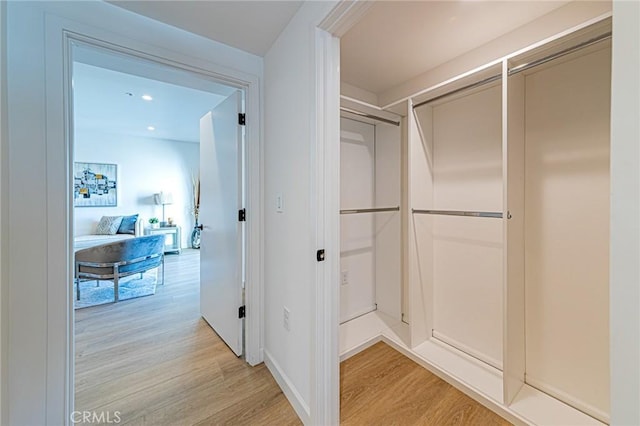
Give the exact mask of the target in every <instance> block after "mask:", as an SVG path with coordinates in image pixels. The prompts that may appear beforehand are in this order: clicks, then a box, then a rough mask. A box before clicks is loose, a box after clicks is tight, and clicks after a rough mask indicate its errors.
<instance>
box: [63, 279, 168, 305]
mask: <svg viewBox="0 0 640 426" xmlns="http://www.w3.org/2000/svg"><path fill="white" fill-rule="evenodd" d="M156 276H157V274H156V270H151V271H148V272H145V273H144V275H143V276H142V279H141V278H140V274H135V275H130V276H128V277H125V278H121V279H120V281H119V282H118V294H119V296H120V298H119V301H122V300H127V299H134V298H136V297H142V296H150V295H152V294H155V292H156V283H157V279H156ZM113 299H114V298H113V281H100V286H99V287H96V282H95V281H83V282H81V283H80V300H76V286H75V283H74V285H73V301H74V303H75V308H76V309H80V308H88V307H89V306H96V305H103V304H105V303H113Z"/></svg>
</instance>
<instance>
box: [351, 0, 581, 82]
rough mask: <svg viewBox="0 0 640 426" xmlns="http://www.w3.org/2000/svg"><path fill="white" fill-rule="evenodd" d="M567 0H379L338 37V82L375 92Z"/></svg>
mask: <svg viewBox="0 0 640 426" xmlns="http://www.w3.org/2000/svg"><path fill="white" fill-rule="evenodd" d="M566 3H568V1H540V0H536V1H527V0H517V1H483V0H462V1H459V0H449V1H379V2H376V3H375V4H374V5H373V6H371V8H370V9H369V10H368V11H367V13H366V15H365V16H364V17H363V18H362V20H360V21H359V22H358V23H357V24H356V25H355V26H354V27H353V28H351V29H350V30H349V31H348V32H347V33H346V34H345V35H344V36H343V37H342V40H341V45H340V49H341V61H340V73H341V77H342V81H343V82H345V83H348V84H350V85H353V86H356V87H359V88H361V89H365V90H368V91H369V92H372V93H375V94H379V93H382V92H385V91H386V90H388V89H391V88H392V87H394V86H397V85H398V84H400V83H404V82H406V81H407V80H410V79H411V78H414V77H417V76H418V75H420V74H423V73H424V72H426V71H429V70H430V69H432V68H435V67H436V66H438V65H441V64H443V63H445V62H447V61H450V60H451V59H454V58H455V57H457V56H460V55H462V54H464V53H466V52H469V51H471V50H473V49H475V48H477V47H479V46H481V45H483V44H486V43H488V42H489V41H491V40H493V39H495V38H497V37H500V36H501V35H504V34H506V33H508V32H510V31H512V30H514V29H516V28H518V27H520V26H522V25H524V24H526V23H528V22H531V21H533V20H534V19H536V18H538V17H540V16H542V15H544V14H546V13H549V12H551V11H552V10H554V9H556V8H558V7H560V6H562V5H564V4H566Z"/></svg>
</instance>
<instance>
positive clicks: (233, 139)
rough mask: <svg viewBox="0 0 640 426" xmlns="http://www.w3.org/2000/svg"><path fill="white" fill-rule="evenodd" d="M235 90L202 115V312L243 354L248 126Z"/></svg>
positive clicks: (223, 338)
mask: <svg viewBox="0 0 640 426" xmlns="http://www.w3.org/2000/svg"><path fill="white" fill-rule="evenodd" d="M240 108H241V94H240V92H239V91H237V92H235V93H234V94H232V95H231V96H229V97H228V98H227V99H225V100H224V101H223V102H222V103H220V104H219V105H218V106H217V107H215V108H214V109H213V110H212V111H211V112H208V113H207V114H206V115H205V116H204V117H202V118H201V119H200V215H199V219H200V223H201V224H202V225H203V227H202V234H201V245H200V313H201V315H202V317H203V318H204V319H205V320H206V321H207V322H208V323H209V325H210V326H211V327H213V329H214V330H215V332H216V333H217V334H218V336H220V338H222V340H224V342H225V343H226V344H227V345H228V346H229V348H231V350H232V351H233V352H235V353H236V355H238V356H240V355H242V346H243V345H242V320H241V319H240V318H239V315H238V310H239V308H240V306H241V305H242V241H243V236H242V223H241V222H240V221H239V220H238V211H239V210H240V209H241V208H242V187H241V185H242V157H241V153H242V150H241V143H242V128H241V126H240V125H239V123H238V113H239V112H240Z"/></svg>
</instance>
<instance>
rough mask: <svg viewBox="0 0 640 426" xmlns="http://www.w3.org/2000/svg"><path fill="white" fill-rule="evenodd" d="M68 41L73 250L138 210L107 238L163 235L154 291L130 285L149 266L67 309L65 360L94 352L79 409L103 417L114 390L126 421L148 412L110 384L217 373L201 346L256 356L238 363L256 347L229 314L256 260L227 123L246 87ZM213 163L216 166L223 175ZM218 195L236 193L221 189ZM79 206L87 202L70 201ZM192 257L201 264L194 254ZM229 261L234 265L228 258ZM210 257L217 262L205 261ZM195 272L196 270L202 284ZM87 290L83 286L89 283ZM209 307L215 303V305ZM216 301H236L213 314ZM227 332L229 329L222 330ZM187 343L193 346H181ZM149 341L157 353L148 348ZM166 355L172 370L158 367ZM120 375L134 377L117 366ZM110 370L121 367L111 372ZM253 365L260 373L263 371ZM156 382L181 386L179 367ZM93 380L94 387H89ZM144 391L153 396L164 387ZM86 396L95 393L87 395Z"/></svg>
mask: <svg viewBox="0 0 640 426" xmlns="http://www.w3.org/2000/svg"><path fill="white" fill-rule="evenodd" d="M69 47H70V49H69V53H70V54H69V57H68V63H69V67H68V69H69V71H70V72H69V76H68V77H69V78H70V83H71V84H70V85H69V87H70V88H72V91H71V93H69V94H68V95H69V99H70V102H69V104H70V114H69V115H68V117H70V118H72V119H71V120H70V123H69V128H70V129H73V132H70V133H71V134H72V135H73V136H72V140H71V141H70V146H71V147H72V149H70V152H71V154H70V158H69V162H70V164H69V170H71V171H72V173H73V179H72V180H71V182H73V183H74V185H75V183H76V181H78V182H81V183H82V184H83V185H84V187H83V190H84V192H87V194H85V193H84V192H81V191H76V190H75V188H74V189H72V192H71V194H70V199H71V200H72V201H73V205H74V209H73V212H74V213H73V214H72V215H71V218H72V219H71V223H72V224H73V225H72V226H70V229H73V230H74V232H73V236H74V239H73V240H72V241H73V243H72V244H73V245H74V249H79V250H84V249H92V246H91V244H89V246H87V244H86V243H87V241H86V239H85V240H82V238H80V237H79V235H80V234H85V236H90V237H91V238H89V240H91V241H93V242H94V243H95V242H98V243H103V242H105V241H104V240H103V241H100V238H98V237H102V235H92V234H91V233H92V232H95V223H96V222H97V221H98V220H100V218H101V217H109V218H111V217H122V218H130V217H135V220H134V222H136V224H134V225H132V232H131V235H128V234H125V235H119V234H118V232H116V233H115V234H116V235H108V236H105V237H116V240H118V239H121V238H119V237H127V238H125V239H126V240H131V241H132V240H134V239H138V238H145V236H149V235H154V234H163V235H164V237H165V240H164V241H165V244H164V245H165V247H164V259H165V260H164V265H163V267H160V268H158V269H157V270H155V271H154V270H152V271H147V272H149V273H150V274H151V275H153V277H151V278H152V279H153V280H154V284H155V288H154V291H152V292H151V295H148V296H147V297H140V298H138V297H137V296H145V294H136V293H135V291H137V290H139V287H140V286H142V284H144V282H145V280H146V279H147V278H148V277H147V275H148V274H147V272H145V273H143V274H140V276H139V277H138V276H137V274H136V276H130V277H126V278H125V280H126V279H129V281H130V282H131V286H130V288H129V287H125V286H123V285H122V284H123V282H121V286H120V289H119V291H117V292H116V289H115V286H113V285H111V287H110V284H111V282H109V280H106V281H103V282H97V283H96V284H95V287H94V288H97V289H98V292H103V293H105V292H106V293H107V294H109V293H110V295H111V297H112V299H110V300H109V299H107V300H106V302H107V304H104V302H105V301H103V302H102V304H100V303H98V305H99V306H96V307H89V308H87V310H86V311H82V312H81V314H80V315H78V317H81V320H82V325H81V326H78V323H76V325H77V326H78V331H80V332H82V333H83V337H82V339H83V340H82V342H81V344H78V345H77V346H75V349H76V354H75V355H76V356H73V355H72V357H71V358H72V360H73V359H74V358H75V360H76V362H85V364H86V361H87V360H88V358H94V359H93V360H92V361H91V362H90V363H88V364H86V365H84V364H83V366H82V369H80V368H78V370H82V372H81V374H83V376H77V375H76V376H75V379H76V380H75V382H76V386H73V387H71V388H72V389H74V388H75V389H76V391H78V390H84V391H86V393H87V394H88V397H86V398H83V401H84V402H83V404H85V403H87V404H93V405H83V404H79V406H78V407H77V408H78V409H79V410H81V412H82V413H84V412H92V413H94V412H97V413H98V415H100V414H101V413H102V412H98V411H97V410H98V408H99V407H100V406H101V405H100V404H104V403H105V399H104V398H105V396H107V395H112V398H116V402H117V398H120V403H121V404H123V408H124V412H127V410H128V412H129V417H130V418H131V417H132V416H133V414H132V413H134V412H136V406H135V405H132V404H136V403H137V404H142V406H145V405H146V404H147V402H146V401H144V400H140V399H139V400H137V402H133V401H132V400H130V398H129V396H127V395H123V394H122V390H123V389H124V388H130V386H120V385H121V384H122V383H126V382H127V381H128V380H129V381H131V380H133V381H135V382H137V381H138V380H139V379H140V378H141V376H140V375H141V374H143V371H146V374H148V378H154V379H156V380H159V378H161V377H162V375H163V373H165V374H170V372H171V371H172V370H173V371H175V368H176V367H177V366H179V369H182V370H184V369H190V370H193V371H195V370H198V369H207V368H209V369H210V370H211V371H209V373H211V374H218V373H219V371H218V369H217V368H215V367H216V365H217V364H216V365H213V366H212V365H211V364H210V363H209V364H207V363H206V362H205V363H204V364H203V363H193V362H192V361H193V360H192V357H193V356H198V355H197V354H200V355H202V354H201V353H200V352H202V350H204V349H205V348H206V347H208V348H209V349H211V350H213V349H215V350H213V352H215V353H218V354H219V355H221V356H223V357H227V356H229V354H230V355H231V356H232V358H235V361H231V360H229V361H227V362H235V363H237V362H241V363H242V364H243V365H245V367H247V368H249V366H248V365H246V364H245V362H244V359H246V360H247V362H249V363H251V361H250V359H251V360H255V358H256V357H255V353H254V352H251V357H249V351H248V352H247V356H246V358H244V359H237V358H236V357H237V356H243V357H244V355H245V345H246V346H251V343H253V342H248V344H245V335H249V334H250V333H248V332H247V333H245V328H244V326H245V320H244V318H242V317H240V316H239V315H238V312H239V310H240V309H244V308H243V305H244V297H245V294H247V298H249V294H248V293H249V292H248V291H247V292H245V288H244V285H245V282H247V280H246V274H245V270H246V268H247V265H248V264H249V263H251V262H252V261H253V259H252V258H249V257H247V256H246V255H245V246H246V242H247V240H248V235H247V232H246V231H245V224H246V222H245V221H242V222H240V221H239V218H238V212H239V210H242V209H245V206H246V199H247V190H246V188H245V185H246V182H248V180H249V179H247V177H246V171H245V169H244V165H245V164H246V162H247V161H246V158H245V156H246V155H247V152H248V150H247V149H245V146H244V140H245V135H246V132H245V126H243V125H242V124H241V123H239V121H238V119H239V114H240V113H242V114H243V116H244V111H243V108H244V105H245V99H244V95H245V92H246V88H245V87H242V86H239V85H238V86H235V87H234V86H233V85H229V84H222V83H220V82H218V81H217V80H216V79H215V78H211V76H204V75H202V74H198V73H194V72H189V71H187V70H182V69H178V68H176V67H171V66H169V65H167V64H161V63H157V62H154V61H150V60H148V59H145V58H140V57H139V56H137V55H132V54H131V52H123V51H116V50H113V49H109V48H105V47H104V46H96V45H93V44H90V43H87V42H84V41H79V40H72V41H70V45H69ZM96 86H99V87H96ZM127 87H130V88H129V89H127ZM163 102H164V103H163ZM176 103H178V104H179V105H177V107H176V105H174V104H176ZM154 107H155V108H154ZM153 112H155V114H154V113H153ZM223 119H224V120H223ZM145 120H146V121H145ZM230 120H231V122H230ZM186 122H191V125H190V126H188V125H186ZM230 129H231V130H230ZM221 165H222V166H225V167H226V168H225V169H224V170H223V169H222V167H221ZM78 167H80V168H83V169H86V170H80V169H78ZM101 167H102V168H104V167H106V168H107V169H108V170H110V173H109V174H107V173H105V172H104V170H102V168H101ZM87 170H88V171H87ZM78 172H79V173H80V174H81V175H82V173H85V174H86V173H89V174H91V175H92V176H93V177H95V178H96V179H94V180H95V181H96V182H103V181H104V182H106V186H105V185H102V186H104V188H102V187H100V188H99V191H98V189H96V188H97V186H96V185H94V186H92V187H91V189H88V187H87V185H85V182H84V181H82V179H80V178H78V177H77V176H76V174H77V173H78ZM104 182H103V183H104ZM234 182H235V183H234ZM223 183H224V185H222V184H223ZM232 183H234V184H233V185H232ZM85 187H87V188H85ZM229 191H231V192H234V193H235V196H230V193H229ZM89 192H90V193H89ZM223 196H226V198H225V197H223ZM91 198H93V200H91ZM88 201H91V202H92V203H93V204H94V205H93V206H94V207H97V208H93V209H83V208H81V207H79V206H81V205H83V204H85V205H86V204H87V202H88ZM89 205H91V203H89ZM160 212H161V213H160ZM230 212H231V213H230ZM196 213H197V216H198V219H199V221H200V224H201V225H202V226H200V227H199V228H196V227H195V226H196V225H197V223H196ZM160 217H162V221H160V220H159V219H160ZM150 219H151V220H150ZM154 219H156V220H154ZM154 222H160V224H159V225H160V227H156V226H154ZM119 230H120V229H118V231H119ZM195 230H197V232H198V233H201V237H202V240H201V246H200V247H197V248H194V247H191V246H192V238H191V234H192V232H193V231H195ZM220 230H222V231H224V232H225V233H226V234H225V235H227V236H230V237H231V238H232V239H233V240H234V242H235V246H233V247H232V246H231V245H230V244H228V243H227V244H226V245H225V246H220V245H218V244H216V242H217V239H216V238H212V235H211V234H216V235H219V232H220ZM95 234H98V232H95ZM94 237H96V238H94ZM92 238H93V240H92ZM79 240H80V241H79ZM95 240H97V241H95ZM227 240H228V238H227ZM123 241H124V240H123ZM83 243H84V244H83ZM107 243H109V240H107ZM113 244H119V243H116V242H113ZM225 250H228V251H230V252H231V253H225V252H224V251H225ZM74 251H75V250H74ZM74 257H75V256H74ZM201 257H202V258H203V260H205V261H203V262H200V259H201ZM210 257H211V259H210ZM245 260H246V261H247V262H245ZM72 261H73V258H72ZM229 262H232V263H233V264H232V265H228V264H227V263H229ZM211 264H214V265H215V266H217V267H215V268H211V267H210V266H211ZM200 265H203V266H204V265H208V267H209V270H208V271H209V272H207V271H205V272H207V273H201V266H200ZM220 266H224V268H220ZM73 270H74V271H75V269H73ZM211 270H212V271H211ZM201 276H203V277H205V278H204V279H203V280H201V279H200V277H201ZM194 285H195V287H194ZM93 286H94V284H93V282H91V283H90V287H93ZM90 287H89V289H90ZM211 288H213V289H214V292H212V291H211V290H210V289H211ZM78 290H79V288H78ZM123 290H125V293H126V291H129V290H133V297H129V296H131V294H128V295H127V297H123V296H124V294H123ZM76 291H77V290H76ZM225 291H226V293H225ZM154 292H155V293H156V294H153V293H154ZM86 294H87V289H84V290H83V291H82V296H83V297H84V298H86ZM116 294H117V295H119V301H118V302H117V303H114V302H115V301H116V300H118V299H117V298H116ZM78 296H79V295H78V294H77V293H76V294H74V297H73V299H74V301H76V300H77V299H80V297H78ZM127 299H131V300H127ZM194 299H195V303H193V302H194ZM198 299H200V300H199V301H198ZM220 303H222V304H223V305H216V304H220ZM210 305H215V306H210ZM220 306H224V307H227V308H230V307H233V309H231V310H230V311H229V309H227V311H223V310H222V309H220ZM71 309H72V314H71V315H70V318H72V320H71V321H72V322H74V320H75V318H76V316H75V315H74V314H75V310H74V307H73V305H72V306H71ZM189 309H191V310H189ZM145 312H146V313H147V314H150V315H145ZM211 312H214V313H215V314H216V315H212V314H211ZM172 315H173V320H172V319H171V318H172ZM119 316H120V319H118V318H119ZM185 316H186V317H188V318H185ZM203 319H204V320H203ZM118 323H120V325H121V327H120V328H119V327H118V325H117V324H118ZM209 326H210V327H209ZM81 328H82V329H81ZM87 328H88V330H87ZM211 328H212V329H213V330H214V331H215V332H216V334H217V336H216V334H214V333H213V332H212V330H211ZM159 329H160V333H158V331H159ZM229 329H232V330H233V332H231V333H229V331H228V330H229ZM72 330H73V328H72ZM145 332H146V333H147V334H146V335H144V333H145ZM74 335H75V331H74ZM172 336H173V337H172ZM218 336H219V337H218ZM105 339H106V342H111V343H113V342H114V341H117V340H124V342H123V344H119V345H113V344H109V343H107V344H106V345H105V344H104V342H105ZM185 339H187V340H189V342H191V343H192V344H193V345H196V346H197V348H192V349H194V350H193V351H192V352H188V353H184V348H185ZM223 342H224V343H226V346H225V344H223ZM74 343H76V344H77V343H78V342H74ZM100 343H102V344H100ZM141 345H142V346H145V348H144V349H143V350H142V352H136V347H138V346H141ZM154 345H155V346H156V352H155V356H154V351H152V350H151V349H149V347H153V346H154ZM193 345H192V346H193ZM198 345H200V346H198ZM187 347H189V345H188V344H187ZM251 347H252V348H253V346H251ZM229 349H231V350H229ZM172 350H173V353H174V355H175V357H174V358H172V359H167V355H166V353H167V352H169V353H171V351H172ZM198 351H200V352H198ZM72 353H73V352H72ZM185 356H186V358H185ZM125 357H126V358H131V359H130V360H128V361H131V362H128V361H127V362H124V363H123V362H120V363H118V362H117V360H118V359H120V360H122V359H123V358H125ZM96 358H97V360H98V361H99V360H100V359H102V360H103V361H104V364H103V365H100V366H99V369H98V370H99V371H97V374H98V376H100V375H101V376H102V378H100V377H97V376H96V375H95V374H93V375H92V374H91V373H88V370H90V369H91V368H92V366H94V367H96V363H95V359H96ZM154 358H155V359H154ZM208 361H209V362H213V361H211V360H208ZM72 362H73V361H72ZM215 362H216V363H217V362H219V361H218V360H216V361H215ZM167 363H169V364H171V365H173V367H174V368H167V367H169V364H167ZM255 363H256V362H255V361H254V362H253V364H255ZM144 367H153V368H160V370H158V371H157V372H155V373H154V370H153V368H144ZM237 368H242V367H237ZM127 369H129V370H131V371H130V372H129V373H133V375H132V374H129V373H127V372H126V370H127ZM118 370H120V371H121V372H122V371H123V370H124V372H123V374H122V375H121V376H120V377H119V378H118V379H114V377H116V376H117V375H118V373H117V371H118ZM72 371H73V369H72ZM256 371H257V374H261V373H260V370H256ZM136 376H137V377H136ZM165 379H167V380H173V381H179V380H187V379H185V375H184V374H176V375H172V376H171V377H170V378H168V377H165ZM91 381H93V382H94V383H93V384H94V385H95V383H96V382H98V383H100V384H102V385H104V386H86V385H87V382H91ZM143 381H144V380H143ZM147 382H148V381H147ZM72 383H73V382H72ZM118 383H119V384H120V385H118ZM147 384H148V383H147ZM146 387H148V386H146ZM152 387H153V386H152ZM151 391H152V393H151V394H153V395H161V394H162V392H156V391H155V390H153V389H151ZM136 393H138V392H136ZM92 394H93V396H97V398H93V399H92ZM76 398H77V394H76ZM71 400H73V398H71ZM87 401H91V402H90V403H88V402H87ZM116 412H118V410H110V411H107V412H106V413H105V414H104V415H107V416H114V415H115V414H116ZM160 415H161V414H160Z"/></svg>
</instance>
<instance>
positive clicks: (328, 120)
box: [311, 0, 371, 425]
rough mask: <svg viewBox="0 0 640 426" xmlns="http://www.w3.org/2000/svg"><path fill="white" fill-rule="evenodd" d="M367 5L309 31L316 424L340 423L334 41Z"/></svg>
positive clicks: (343, 8) (331, 16)
mask: <svg viewBox="0 0 640 426" xmlns="http://www.w3.org/2000/svg"><path fill="white" fill-rule="evenodd" d="M369 7H371V2H368V1H365V0H356V1H353V2H348V1H340V2H338V3H337V4H336V6H335V7H334V8H333V10H331V12H329V13H328V14H327V16H326V17H325V18H324V19H323V20H322V22H320V23H319V25H318V26H317V27H316V31H315V58H314V59H315V80H316V103H315V113H316V123H317V125H316V128H315V140H316V141H317V143H316V146H315V152H314V153H313V158H314V160H315V165H314V172H315V173H314V175H313V181H312V190H313V195H314V199H313V201H314V207H315V208H314V209H313V210H314V211H315V213H314V214H313V219H314V220H315V236H316V242H317V246H318V247H322V248H324V250H325V261H324V262H318V263H316V268H315V279H316V280H315V304H314V306H313V309H314V313H313V315H312V324H313V340H312V353H313V354H315V359H314V363H313V366H314V368H313V369H312V371H311V383H312V392H311V418H312V419H313V423H314V424H319V425H322V424H339V423H340V356H339V353H340V344H339V342H340V334H339V311H340V214H339V212H340V168H339V167H336V166H335V165H336V164H340V37H342V36H343V35H344V34H345V33H346V32H347V31H348V30H349V29H350V28H351V27H352V26H353V25H355V24H356V23H357V22H358V21H359V20H360V18H361V17H362V16H364V14H365V13H366V11H367V10H368V9H369Z"/></svg>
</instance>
